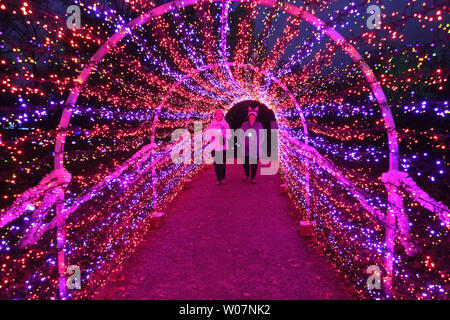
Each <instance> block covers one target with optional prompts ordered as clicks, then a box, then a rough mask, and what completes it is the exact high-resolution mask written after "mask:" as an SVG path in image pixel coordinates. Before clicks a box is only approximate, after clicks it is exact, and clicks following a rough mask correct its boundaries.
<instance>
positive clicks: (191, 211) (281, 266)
mask: <svg viewBox="0 0 450 320" xmlns="http://www.w3.org/2000/svg"><path fill="white" fill-rule="evenodd" d="M242 176H243V170H242V167H241V166H239V165H229V166H228V167H227V181H228V184H227V185H224V186H222V185H221V186H217V185H215V176H214V171H213V169H212V168H210V169H209V170H206V171H202V172H201V173H200V174H199V175H197V176H196V177H194V181H193V183H192V186H191V187H190V188H188V189H186V190H184V191H182V192H181V193H180V195H179V196H178V198H177V199H176V200H175V201H174V202H173V203H172V204H170V205H169V207H168V208H167V209H166V210H165V211H166V216H165V220H164V224H163V225H162V226H161V228H160V229H158V230H154V231H151V232H149V234H148V237H147V239H146V241H144V242H143V243H142V244H141V245H140V246H139V247H138V249H137V250H136V252H135V254H133V255H132V256H130V257H129V259H128V260H127V261H125V263H124V265H125V267H124V269H123V271H122V272H121V273H120V274H119V275H118V277H117V278H118V280H117V281H114V282H111V283H109V284H108V285H107V286H106V287H105V288H104V289H103V290H102V291H101V292H100V293H99V294H98V295H96V296H95V297H94V298H95V299H193V300H196V299H201V300H208V299H226V300H234V299H353V298H354V297H353V296H352V294H351V291H350V290H349V289H348V288H346V287H345V285H344V283H343V281H342V280H341V279H340V278H339V275H338V274H337V272H336V271H335V270H333V268H332V267H331V265H330V264H329V262H328V261H327V260H326V258H325V257H323V256H321V255H320V254H319V253H318V252H317V251H316V250H315V249H314V248H312V244H311V242H310V240H308V239H305V238H302V237H301V236H300V235H299V232H298V229H297V225H298V221H297V219H296V218H295V216H294V209H293V207H292V206H291V204H290V202H289V199H288V197H287V196H286V195H282V194H280V192H279V185H280V178H279V176H278V175H275V176H258V177H257V184H256V185H252V184H250V183H242V182H241V177H242Z"/></svg>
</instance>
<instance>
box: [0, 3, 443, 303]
mask: <svg viewBox="0 0 450 320" xmlns="http://www.w3.org/2000/svg"><path fill="white" fill-rule="evenodd" d="M138 2H139V1H138ZM362 6H363V4H362V3H358V4H354V5H353V7H352V5H350V6H349V7H348V8H347V7H346V8H347V9H345V10H347V13H349V12H353V11H351V10H357V8H359V7H362ZM101 7H102V6H101V5H100V6H99V5H98V4H90V3H86V4H85V7H84V9H85V10H86V11H88V12H90V13H92V14H94V15H96V16H97V17H99V16H101V17H102V18H103V19H104V21H105V23H106V24H107V25H108V28H109V30H110V31H111V30H113V31H114V32H112V35H111V33H110V35H109V37H108V38H104V37H101V36H98V37H96V33H95V32H93V31H90V33H89V36H90V38H89V41H90V45H86V46H85V47H83V45H82V44H80V46H79V47H78V48H76V49H74V50H75V53H74V54H73V56H74V57H76V56H77V55H81V52H83V55H82V58H81V59H80V58H75V60H73V58H72V62H71V63H72V64H71V66H72V68H73V72H72V73H74V72H75V71H76V72H77V73H78V74H76V75H74V77H73V78H71V81H66V82H65V83H64V88H63V90H62V91H63V92H62V94H65V96H66V97H67V98H66V99H65V101H64V103H63V104H62V110H61V113H58V114H57V116H58V117H59V115H60V117H59V119H58V120H59V121H58V122H59V125H58V126H57V127H56V126H55V128H54V129H49V132H52V134H53V136H52V137H54V140H52V141H54V151H53V153H52V157H53V168H52V170H48V167H47V172H45V170H42V172H41V173H40V176H39V177H40V179H39V181H38V182H37V183H36V184H34V185H30V186H27V189H26V190H23V192H22V193H21V194H20V195H19V196H17V197H16V199H15V200H14V201H13V202H11V203H9V204H8V206H7V207H6V208H5V209H2V211H1V212H0V227H2V228H5V230H7V231H5V234H4V236H3V238H4V239H7V240H8V242H9V243H11V245H10V246H9V247H10V248H13V250H12V254H11V256H9V258H8V259H7V260H8V261H6V260H3V259H2V260H1V261H0V262H3V261H5V264H4V267H3V268H4V271H5V272H7V273H8V275H9V278H8V281H7V282H6V283H3V284H2V286H1V287H0V292H2V294H3V295H4V296H5V297H18V298H30V299H38V298H60V299H68V298H71V299H84V298H89V297H91V296H92V294H93V292H94V291H95V290H97V288H98V287H102V286H104V285H105V284H106V283H107V279H108V277H107V276H106V275H108V274H110V273H113V272H118V271H120V270H121V268H122V262H123V261H125V260H126V259H127V257H128V256H129V255H130V254H132V253H133V252H134V250H135V248H136V246H137V245H138V244H139V243H141V242H142V240H143V239H144V238H145V236H146V234H147V231H148V229H149V228H150V227H151V225H152V223H153V221H154V217H155V215H157V214H158V213H159V212H162V211H164V210H165V208H166V207H167V206H169V205H170V204H171V203H172V202H173V200H174V199H176V198H178V197H183V189H184V188H185V187H186V184H188V183H190V181H191V179H195V176H197V175H198V174H199V173H200V172H201V171H202V170H203V169H205V167H206V168H208V166H206V165H205V164H203V163H196V162H192V163H190V164H186V165H180V164H175V163H173V162H172V161H171V158H170V154H171V151H172V150H173V149H174V148H177V146H178V145H179V143H178V142H176V141H175V142H174V141H171V140H170V135H171V133H172V132H173V131H174V130H175V129H178V128H186V129H187V130H188V131H189V132H190V133H192V137H193V139H194V140H195V139H196V138H198V137H200V139H201V136H202V131H201V130H200V131H198V130H197V128H196V124H198V123H201V124H202V125H203V126H204V127H203V128H202V130H203V129H205V128H206V127H207V126H208V124H209V123H210V122H211V120H212V118H213V113H214V111H215V110H216V108H218V107H220V108H223V109H225V110H229V109H230V108H231V107H232V106H233V105H235V104H236V103H238V102H240V101H244V100H256V101H259V102H261V103H263V104H265V105H267V106H268V107H269V108H270V109H271V110H272V111H273V112H274V114H275V117H276V119H277V123H278V127H279V132H278V139H279V149H280V150H279V159H278V160H279V163H280V169H279V172H278V175H279V176H280V177H281V179H282V181H283V183H284V184H283V186H285V188H286V190H287V193H288V196H289V199H290V201H291V203H292V205H293V207H294V208H295V209H296V214H297V217H298V220H299V221H302V222H306V223H308V224H309V225H311V226H313V229H314V240H315V241H316V242H317V243H320V245H321V247H322V250H323V252H324V253H325V254H326V256H327V257H328V258H329V260H330V263H331V264H332V265H333V266H335V267H336V268H337V269H338V270H339V273H340V274H341V276H342V277H343V278H344V279H345V281H347V282H348V283H351V285H352V287H353V289H354V292H355V294H356V295H357V296H359V297H363V298H375V299H392V298H393V299H402V298H424V297H431V298H443V297H444V296H445V295H446V294H447V291H446V290H448V287H446V281H448V268H447V267H448V266H445V265H443V264H442V263H443V262H442V256H441V253H442V251H443V250H445V248H446V247H445V243H446V242H447V240H445V239H446V235H447V234H448V228H449V226H450V212H449V209H448V207H447V205H446V204H447V203H446V202H445V199H444V200H443V199H442V198H441V197H439V196H437V197H436V196H435V195H434V194H433V192H432V190H429V189H426V188H424V187H423V185H421V184H419V185H418V184H417V182H415V181H414V179H413V178H412V177H411V176H409V175H408V174H407V173H406V172H405V171H402V170H401V169H402V167H401V164H402V163H401V161H402V159H403V158H404V153H405V150H402V147H403V148H405V145H404V144H402V139H400V138H399V133H398V132H397V129H396V125H395V121H394V119H395V115H396V114H394V115H393V113H392V112H391V108H390V105H389V104H390V103H389V101H388V99H387V97H386V94H385V92H384V91H383V84H385V83H386V78H385V77H384V75H382V77H383V78H382V80H379V78H378V76H375V73H374V71H372V69H371V66H369V65H370V64H369V63H368V62H366V61H365V59H364V58H363V56H362V55H361V54H360V53H359V52H358V51H357V50H356V49H355V46H354V45H353V44H354V43H355V40H351V41H349V40H346V38H345V37H344V36H343V35H341V34H340V32H339V31H338V25H339V22H338V21H334V20H332V19H330V21H327V22H325V21H324V20H322V19H319V18H318V17H317V16H316V15H315V14H313V13H312V12H310V11H309V10H308V6H305V5H301V6H299V5H295V4H291V3H288V2H283V1H275V0H258V1H223V0H209V1H202V0H186V1H179V0H177V1H171V2H167V3H164V4H161V5H156V4H150V5H149V8H148V10H145V11H143V13H142V12H140V13H139V14H138V15H137V14H135V15H134V16H133V19H131V18H130V21H129V22H128V23H124V22H123V19H122V20H120V19H119V20H115V22H114V23H115V26H113V21H114V20H113V19H110V18H109V16H112V15H114V13H112V11H111V12H108V11H107V10H106V8H101ZM144 8H146V7H145V6H144ZM102 9H103V11H102ZM314 11H318V12H319V13H320V10H319V8H316V9H315V10H313V12H314ZM261 14H262V15H263V16H262V20H263V21H264V24H263V26H262V31H261V32H260V33H257V32H256V31H255V30H256V28H257V27H256V24H257V22H256V21H257V20H258V18H260V15H261ZM337 19H339V17H337ZM340 19H342V21H340V22H341V23H345V17H344V18H343V17H342V16H341V17H340ZM274 20H276V21H278V20H279V21H282V22H278V24H281V25H282V26H283V27H282V28H281V30H282V32H281V34H275V35H274V34H273V28H274V24H275V23H276V22H275V21H274ZM118 21H121V23H118ZM82 30H83V29H82ZM76 32H77V31H75V34H76ZM82 34H83V32H82V31H80V33H79V34H78V36H79V37H81V35H82ZM85 34H86V33H85ZM74 39H75V37H74ZM83 50H85V51H83ZM86 52H88V53H89V54H87V53H86ZM80 61H81V62H80ZM397 116H398V113H397ZM401 131H402V132H404V128H403V126H402V128H401ZM197 146H198V147H200V150H194V153H195V152H200V153H201V152H202V149H203V148H204V145H203V144H202V142H200V144H199V145H197ZM51 148H53V147H51ZM47 161H48V158H47ZM186 201H188V200H186ZM25 218H26V220H24V221H23V223H24V227H23V228H22V229H23V233H21V234H20V235H17V234H15V233H13V232H12V231H11V230H14V229H11V226H13V225H15V224H16V223H17V221H19V220H20V221H22V220H21V219H25ZM430 229H433V230H434V231H435V234H439V235H441V238H440V239H437V238H436V239H435V238H433V239H427V240H422V239H423V237H422V235H421V232H425V231H424V230H430ZM430 243H432V245H430ZM0 253H1V252H0ZM411 261H414V262H411ZM430 264H433V265H434V266H435V268H431V269H430V268H429V265H430ZM37 265H39V266H40V269H39V270H37V268H36V266H37ZM70 265H77V266H80V267H81V269H82V270H83V271H84V272H83V288H82V290H75V291H70V290H68V289H67V286H66V284H67V272H66V269H67V267H68V266H70ZM374 265H375V266H379V268H380V270H381V273H382V275H383V289H382V290H378V291H377V290H372V291H370V290H367V288H366V279H367V273H366V269H367V267H369V266H374ZM18 266H19V267H21V268H27V270H30V271H29V272H26V273H23V274H16V271H14V270H17V269H18V268H19V267H18ZM432 269H433V270H432ZM418 270H419V271H418ZM418 273H420V274H422V275H423V276H422V277H416V278H414V277H412V276H411V275H412V274H418ZM446 288H447V289H446ZM0 296H2V295H0Z"/></svg>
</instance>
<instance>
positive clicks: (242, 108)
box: [225, 100, 278, 158]
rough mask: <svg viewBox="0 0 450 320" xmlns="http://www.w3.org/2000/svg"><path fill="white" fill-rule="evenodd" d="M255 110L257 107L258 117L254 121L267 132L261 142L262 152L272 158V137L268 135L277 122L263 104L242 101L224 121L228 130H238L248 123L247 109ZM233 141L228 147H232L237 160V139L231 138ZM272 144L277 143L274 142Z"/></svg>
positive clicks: (230, 111) (255, 101)
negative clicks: (228, 126)
mask: <svg viewBox="0 0 450 320" xmlns="http://www.w3.org/2000/svg"><path fill="white" fill-rule="evenodd" d="M249 106H250V107H252V108H256V107H258V116H257V118H256V121H259V122H261V124H262V126H263V127H264V129H265V130H267V134H266V137H265V139H264V142H263V150H264V151H266V152H267V156H269V157H270V156H272V154H271V150H272V148H271V146H272V139H271V138H272V137H271V134H270V129H276V128H277V127H278V126H277V122H276V119H275V114H274V112H273V111H272V110H271V109H269V107H267V106H266V105H265V104H263V103H261V102H259V101H257V100H244V101H240V102H238V103H236V104H235V105H234V106H233V107H232V108H231V109H230V110H229V111H228V112H227V114H226V116H225V120H226V121H227V122H228V124H229V125H230V128H231V129H233V130H237V129H239V128H240V127H241V126H242V124H243V123H244V122H246V121H248V107H249ZM232 139H233V140H234V141H230V146H232V148H233V150H234V157H235V158H237V156H238V155H237V150H238V148H237V143H238V141H237V138H236V137H234V138H232ZM273 143H277V142H276V141H274V142H273Z"/></svg>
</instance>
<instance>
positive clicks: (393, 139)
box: [54, 0, 403, 290]
mask: <svg viewBox="0 0 450 320" xmlns="http://www.w3.org/2000/svg"><path fill="white" fill-rule="evenodd" d="M219 1H222V0H210V1H209V2H210V3H214V2H219ZM230 1H233V2H245V1H243V0H230ZM255 1H256V2H257V4H258V5H264V6H267V7H272V8H273V7H275V6H277V7H278V8H279V9H280V10H283V11H284V12H286V13H289V14H291V15H293V16H296V17H298V18H300V19H302V20H304V21H306V22H308V23H310V24H311V25H312V26H314V27H315V28H316V29H317V30H318V31H322V32H323V33H324V34H326V35H327V36H328V37H329V38H331V39H332V40H333V41H334V42H335V44H336V45H337V46H339V47H340V48H341V49H342V50H343V51H344V52H345V53H346V54H347V55H348V56H349V57H350V58H351V59H352V60H353V61H354V63H355V64H356V65H357V66H358V67H359V69H360V70H361V72H362V73H363V74H364V76H365V78H366V80H367V81H368V83H369V85H370V87H371V89H372V91H373V94H374V96H375V98H376V100H377V102H378V103H379V105H380V108H381V112H382V116H383V119H384V122H385V128H386V131H387V136H388V143H389V172H395V171H397V170H398V138H397V132H396V128H395V123H394V119H393V117H392V113H391V111H390V108H389V105H388V102H387V99H386V96H385V94H384V92H383V89H382V87H381V85H380V83H379V81H378V80H377V78H376V77H375V75H374V73H373V72H372V70H371V69H370V67H369V66H368V64H367V63H366V62H365V61H364V59H363V57H362V56H361V55H360V54H359V53H358V52H357V50H356V49H355V48H354V47H353V46H352V45H351V44H349V43H348V42H347V41H346V40H345V38H344V37H343V36H342V35H341V34H340V33H338V32H337V31H336V30H334V29H333V28H331V27H328V26H327V25H326V24H325V23H324V22H323V21H322V20H320V19H319V18H317V17H316V16H314V15H312V14H310V13H309V12H307V11H305V10H303V9H301V8H299V7H297V6H295V5H292V4H287V3H284V2H278V1H276V0H255ZM201 2H202V0H185V1H183V0H175V1H172V2H169V3H166V4H163V5H161V6H158V7H156V8H154V9H152V10H150V11H149V12H147V13H145V14H143V15H141V16H140V17H138V18H136V19H134V20H132V21H131V22H130V23H128V24H127V25H126V26H125V27H123V28H121V30H120V31H118V32H117V33H115V34H114V35H113V36H112V37H111V38H109V39H108V40H107V41H106V42H105V43H104V44H103V45H102V46H101V47H100V48H99V49H98V50H97V51H96V53H95V54H94V55H93V56H92V58H91V59H90V61H89V64H88V65H87V66H86V67H85V68H84V69H83V70H82V72H81V73H80V75H79V76H78V78H77V79H76V80H75V83H76V86H75V87H74V88H73V89H72V90H71V93H70V95H69V97H68V98H67V100H66V102H65V105H66V107H65V108H64V110H63V114H62V116H61V120H60V123H59V129H60V130H59V132H58V134H57V138H56V143H55V159H54V166H55V169H56V170H58V169H62V168H63V163H64V143H65V137H66V129H67V127H68V126H69V123H70V119H71V115H72V107H73V106H75V104H76V101H77V99H78V96H79V94H80V92H81V90H82V88H83V87H84V85H85V84H86V82H87V80H88V79H89V76H90V74H91V72H92V70H93V68H94V67H95V66H96V65H97V64H98V63H99V62H100V61H101V60H102V59H103V57H104V56H105V55H106V54H107V53H108V52H109V51H110V50H111V49H112V48H114V47H115V46H116V45H117V43H118V42H120V41H121V40H122V39H123V38H124V37H125V36H126V35H128V34H130V33H131V30H132V29H133V28H136V27H139V26H142V25H144V24H146V23H147V22H149V21H150V20H152V19H153V18H155V17H158V16H161V15H163V14H165V13H169V12H171V11H174V10H176V9H179V8H184V7H188V6H192V5H195V4H198V3H201ZM223 21H225V19H224V15H222V23H223ZM224 41H226V39H225V37H224V28H223V26H222V37H221V42H222V50H225V49H224V48H225V45H224ZM222 56H223V57H222V58H224V54H222ZM222 64H223V65H225V66H226V68H227V70H228V72H229V73H231V72H230V70H229V68H230V66H232V65H233V64H234V63H233V62H227V61H223V62H222ZM237 66H239V65H237ZM250 68H252V67H250ZM201 69H203V68H201ZM201 69H200V70H201ZM197 72H200V71H198V70H196V71H194V72H193V73H192V74H195V73H197ZM190 76H192V75H187V77H190ZM273 80H274V81H275V82H276V83H277V84H278V85H280V87H281V88H283V90H285V92H288V95H289V97H290V98H291V99H293V101H295V105H296V107H297V109H298V110H301V109H300V108H299V106H298V103H297V102H296V100H295V97H294V96H293V95H292V94H291V93H290V92H289V90H288V88H287V87H286V86H285V85H284V84H282V83H280V82H279V81H278V80H275V79H273ZM177 84H179V83H178V82H177V83H175V85H174V86H172V88H171V91H169V93H170V92H172V91H173V88H175V87H176V86H177ZM166 99H167V98H165V99H164V100H163V102H162V103H161V104H160V106H159V107H158V113H159V112H160V111H161V108H162V105H163V104H164V103H165V101H166ZM300 114H301V120H302V123H304V124H305V119H304V117H303V114H302V113H300ZM156 123H157V117H156V118H155V119H154V121H153V127H152V133H153V134H152V136H153V137H154V131H155V128H156V127H155V126H156ZM303 129H304V130H306V126H305V125H304V126H303ZM306 136H307V135H306ZM387 192H388V201H389V203H390V207H389V208H388V212H387V217H386V224H387V226H388V227H387V228H386V229H387V230H388V231H387V234H386V248H387V252H388V253H387V256H386V269H387V273H388V275H387V278H388V280H387V283H386V286H387V287H388V290H389V287H390V278H391V275H392V265H393V248H394V239H395V231H394V229H393V228H391V227H390V226H393V225H395V219H396V212H397V211H398V210H400V211H401V210H402V208H403V200H402V198H401V197H400V196H399V195H398V194H397V193H396V191H395V188H389V187H388V188H387ZM395 206H396V207H397V208H396V209H394V207H395ZM63 209H64V205H63V204H62V203H61V204H58V205H57V208H56V211H57V220H58V226H60V227H58V229H57V244H58V249H59V250H58V265H59V266H64V252H63V246H64V241H65V235H64V224H65V221H64V214H63ZM59 272H60V274H61V273H62V272H64V269H63V268H60V269H59ZM64 285H65V283H64V282H61V281H60V286H64Z"/></svg>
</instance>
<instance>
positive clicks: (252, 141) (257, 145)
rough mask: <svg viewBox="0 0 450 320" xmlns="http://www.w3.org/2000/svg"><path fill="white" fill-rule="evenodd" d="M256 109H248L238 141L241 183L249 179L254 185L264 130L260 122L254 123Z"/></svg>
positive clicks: (256, 113)
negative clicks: (241, 165)
mask: <svg viewBox="0 0 450 320" xmlns="http://www.w3.org/2000/svg"><path fill="white" fill-rule="evenodd" d="M257 115H258V108H251V107H249V109H248V121H246V122H244V123H243V124H242V126H241V129H242V130H241V131H240V134H239V137H240V138H239V140H240V145H241V152H242V156H243V158H244V172H245V176H244V178H243V182H247V181H248V179H249V178H250V177H251V183H253V184H255V183H256V180H255V177H256V171H257V170H258V160H259V158H260V156H261V155H262V144H263V142H264V137H265V135H264V128H263V126H262V124H261V122H259V121H256V117H257Z"/></svg>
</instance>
